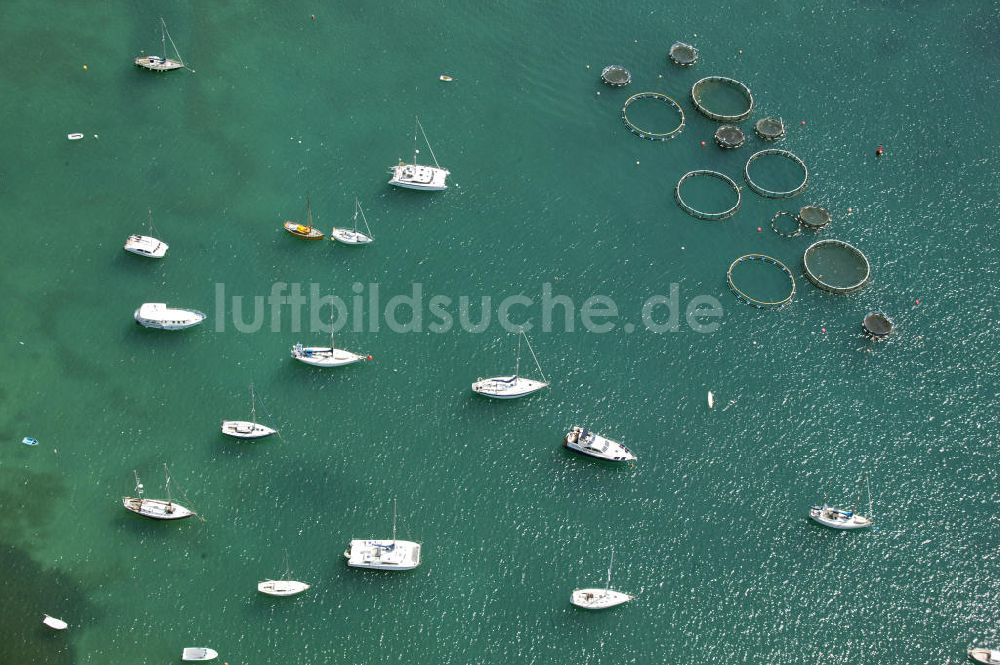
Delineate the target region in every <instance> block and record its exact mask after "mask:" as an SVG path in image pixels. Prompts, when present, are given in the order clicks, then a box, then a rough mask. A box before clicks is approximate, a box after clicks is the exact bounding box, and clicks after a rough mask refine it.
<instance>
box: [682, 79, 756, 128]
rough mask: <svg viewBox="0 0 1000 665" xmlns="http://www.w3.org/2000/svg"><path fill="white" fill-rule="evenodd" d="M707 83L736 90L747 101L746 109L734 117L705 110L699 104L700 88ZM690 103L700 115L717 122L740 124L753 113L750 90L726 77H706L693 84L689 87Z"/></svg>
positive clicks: (743, 84)
mask: <svg viewBox="0 0 1000 665" xmlns="http://www.w3.org/2000/svg"><path fill="white" fill-rule="evenodd" d="M708 83H721V84H723V85H728V86H730V87H733V88H736V90H738V91H739V92H740V93H741V94H742V95H743V97H744V98H745V99H746V100H747V107H746V109H745V110H743V111H740V112H739V113H736V114H734V115H726V114H723V113H716V112H715V111H712V110H710V109H708V108H706V107H705V106H704V105H703V104H702V103H701V88H702V87H703V86H705V85H706V84H708ZM691 101H693V102H694V107H695V108H696V109H698V111H699V112H700V113H701V114H702V115H704V116H705V117H707V118H711V119H712V120H716V121H718V122H741V121H743V120H746V119H747V118H749V117H750V114H751V113H753V95H752V94H750V88H748V87H747V86H746V84H745V83H740V82H739V81H737V80H736V79H731V78H728V77H726V76H706V77H705V78H703V79H701V80H699V81H696V82H695V84H694V85H693V86H691Z"/></svg>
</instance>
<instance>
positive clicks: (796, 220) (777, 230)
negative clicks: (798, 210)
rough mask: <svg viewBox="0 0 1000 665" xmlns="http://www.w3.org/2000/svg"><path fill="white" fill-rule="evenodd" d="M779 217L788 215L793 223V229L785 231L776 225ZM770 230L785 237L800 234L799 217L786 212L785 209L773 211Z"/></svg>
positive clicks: (793, 236)
mask: <svg viewBox="0 0 1000 665" xmlns="http://www.w3.org/2000/svg"><path fill="white" fill-rule="evenodd" d="M781 217H788V218H789V219H791V220H792V221H793V222H794V223H795V230H794V231H785V230H783V229H781V228H779V227H778V219H780V218H781ZM771 230H772V231H774V232H775V233H777V234H778V235H779V236H784V237H786V238H795V237H797V236H800V235H802V227H801V226H799V218H798V217H796V216H795V215H794V214H792V213H790V212H788V211H787V210H779V211H778V212H776V213H774V217H772V218H771Z"/></svg>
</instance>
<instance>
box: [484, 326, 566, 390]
mask: <svg viewBox="0 0 1000 665" xmlns="http://www.w3.org/2000/svg"><path fill="white" fill-rule="evenodd" d="M522 337H523V338H524V341H525V343H526V344H527V345H528V350H529V351H531V357H532V358H534V360H535V367H536V368H537V369H538V373H539V374H541V376H542V380H541V381H538V380H537V379H528V378H525V377H523V376H521V375H520V371H521V338H522ZM548 386H549V382H548V380H547V379H546V378H545V373H544V372H542V366H541V365H540V364H539V362H538V356H536V355H535V350H534V349H532V348H531V342H529V341H528V336H527V335H526V334H525V333H524V332H523V331H522V332H521V337H518V338H517V361H516V363H515V365H514V374H513V375H512V376H494V377H491V378H488V379H477V380H476V382H475V383H473V384H472V392H474V393H477V394H479V395H482V396H484V397H492V398H494V399H515V398H517V397H524V396H526V395H530V394H532V393H536V392H538V391H539V390H541V389H542V388H547V387H548Z"/></svg>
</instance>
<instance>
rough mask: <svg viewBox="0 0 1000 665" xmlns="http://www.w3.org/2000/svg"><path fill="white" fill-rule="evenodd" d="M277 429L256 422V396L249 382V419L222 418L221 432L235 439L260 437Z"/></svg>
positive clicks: (269, 434) (268, 434)
mask: <svg viewBox="0 0 1000 665" xmlns="http://www.w3.org/2000/svg"><path fill="white" fill-rule="evenodd" d="M277 431H278V430H276V429H273V428H271V427H268V426H267V425H261V424H260V423H258V422H257V398H256V396H255V395H254V392H253V384H250V420H223V421H222V433H223V434H227V435H229V436H232V437H235V438H237V439H260V438H262V437H265V436H271V435H272V434H274V433H276V432H277Z"/></svg>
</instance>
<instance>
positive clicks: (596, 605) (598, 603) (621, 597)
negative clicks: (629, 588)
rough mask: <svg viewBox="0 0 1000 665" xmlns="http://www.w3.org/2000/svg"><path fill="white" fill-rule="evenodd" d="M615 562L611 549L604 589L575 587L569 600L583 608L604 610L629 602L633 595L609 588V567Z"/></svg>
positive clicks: (613, 551)
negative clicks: (606, 584)
mask: <svg viewBox="0 0 1000 665" xmlns="http://www.w3.org/2000/svg"><path fill="white" fill-rule="evenodd" d="M614 563H615V550H614V548H612V549H611V562H610V563H609V564H608V586H607V588H606V589H575V590H574V591H573V593H572V595H571V596H570V598H569V602H571V603H573V604H574V605H576V606H577V607H582V608H583V609H585V610H604V609H607V608H609V607H615V606H616V605H622V604H624V603H627V602H629V601H630V600H632V599H633V598H634V597H635V596H631V595H629V594H627V593H622V592H621V591H615V590H614V589H612V588H611V567H612V566H613V565H614Z"/></svg>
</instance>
